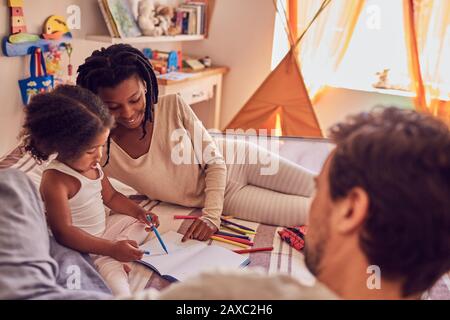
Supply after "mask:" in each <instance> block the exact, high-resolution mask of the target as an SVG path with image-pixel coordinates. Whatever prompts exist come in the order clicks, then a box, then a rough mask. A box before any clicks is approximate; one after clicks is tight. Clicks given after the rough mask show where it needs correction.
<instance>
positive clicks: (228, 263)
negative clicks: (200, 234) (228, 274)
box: [137, 231, 250, 282]
mask: <svg viewBox="0 0 450 320" xmlns="http://www.w3.org/2000/svg"><path fill="white" fill-rule="evenodd" d="M162 238H163V239H164V242H165V244H166V247H167V250H168V252H169V253H168V254H166V252H164V251H163V249H162V248H161V245H160V243H159V241H158V240H157V239H156V238H154V239H152V240H150V241H149V242H147V243H145V244H143V245H142V246H141V247H140V248H141V249H142V250H143V251H148V252H150V255H146V256H144V257H143V258H142V259H141V260H139V261H137V262H139V263H141V264H143V265H145V266H147V267H149V268H151V269H153V270H154V271H156V272H157V273H158V274H159V275H161V276H162V277H163V278H164V279H166V280H168V281H171V282H174V281H184V280H186V279H188V278H191V277H193V276H196V275H198V274H200V273H202V272H204V271H208V270H213V269H216V268H229V269H239V268H243V267H245V266H247V265H248V264H249V263H250V259H249V258H248V257H245V256H242V255H240V254H237V253H235V252H233V251H231V250H229V249H226V248H224V247H221V246H217V245H208V244H207V243H205V242H201V241H197V240H189V241H186V242H181V239H182V238H183V235H182V234H179V233H176V232H174V231H169V232H167V233H164V234H162Z"/></svg>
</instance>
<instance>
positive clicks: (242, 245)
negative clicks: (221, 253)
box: [211, 236, 248, 249]
mask: <svg viewBox="0 0 450 320" xmlns="http://www.w3.org/2000/svg"><path fill="white" fill-rule="evenodd" d="M211 239H212V240H216V241H219V242H223V243H228V244H232V245H234V246H238V247H241V248H244V249H248V246H246V245H245V244H242V243H239V242H235V241H231V240H227V239H223V238H219V237H215V236H212V237H211Z"/></svg>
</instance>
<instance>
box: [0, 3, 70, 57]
mask: <svg viewBox="0 0 450 320" xmlns="http://www.w3.org/2000/svg"><path fill="white" fill-rule="evenodd" d="M8 6H9V8H10V13H11V35H9V36H6V37H4V38H3V40H2V49H3V54H4V55H5V56H7V57H17V56H26V55H30V54H32V53H33V50H34V48H40V49H41V51H42V52H48V51H50V50H51V45H56V46H58V45H60V44H61V43H64V42H68V41H70V40H71V39H72V34H71V33H70V30H69V28H68V27H67V24H66V22H65V19H64V18H63V17H61V16H51V17H50V18H48V19H47V21H46V23H45V27H44V34H43V38H41V37H40V36H39V35H36V34H29V33H27V26H26V23H25V16H24V10H23V0H8Z"/></svg>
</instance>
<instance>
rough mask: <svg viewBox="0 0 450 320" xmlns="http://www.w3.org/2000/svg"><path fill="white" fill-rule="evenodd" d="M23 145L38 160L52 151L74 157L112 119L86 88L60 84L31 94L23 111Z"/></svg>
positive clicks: (47, 156)
mask: <svg viewBox="0 0 450 320" xmlns="http://www.w3.org/2000/svg"><path fill="white" fill-rule="evenodd" d="M25 114H26V116H25V123H24V125H23V131H22V133H21V137H22V139H23V142H22V145H21V146H22V148H23V149H24V150H25V151H26V152H29V153H30V154H31V155H32V156H33V158H34V159H36V160H37V161H38V162H39V163H41V162H42V161H47V160H48V159H49V157H50V156H51V155H53V154H56V153H57V154H58V155H59V156H60V157H61V158H62V159H74V158H76V157H77V156H79V155H80V154H81V153H82V152H83V151H85V150H86V149H88V148H89V144H90V143H92V141H93V140H94V139H95V137H96V136H97V135H98V134H100V133H102V132H103V131H104V130H105V129H111V128H112V127H113V125H114V118H113V117H112V115H111V114H110V113H109V110H108V108H107V107H106V106H105V105H104V104H103V102H102V101H101V99H100V98H99V97H97V96H96V95H95V94H93V93H92V92H90V91H89V90H86V89H83V88H81V87H77V86H70V85H61V86H59V87H57V88H56V89H55V90H54V91H52V92H50V93H42V94H38V95H36V96H34V97H33V98H32V99H31V102H30V103H29V104H28V106H27V107H26V110H25Z"/></svg>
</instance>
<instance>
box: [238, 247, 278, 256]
mask: <svg viewBox="0 0 450 320" xmlns="http://www.w3.org/2000/svg"><path fill="white" fill-rule="evenodd" d="M272 250H273V247H269V248H252V249H246V250H234V252H236V253H239V254H242V253H252V252H261V251H272Z"/></svg>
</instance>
